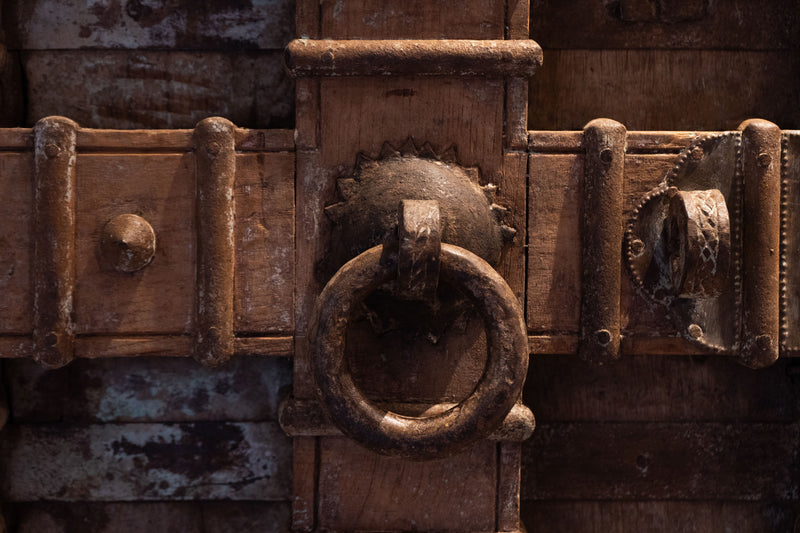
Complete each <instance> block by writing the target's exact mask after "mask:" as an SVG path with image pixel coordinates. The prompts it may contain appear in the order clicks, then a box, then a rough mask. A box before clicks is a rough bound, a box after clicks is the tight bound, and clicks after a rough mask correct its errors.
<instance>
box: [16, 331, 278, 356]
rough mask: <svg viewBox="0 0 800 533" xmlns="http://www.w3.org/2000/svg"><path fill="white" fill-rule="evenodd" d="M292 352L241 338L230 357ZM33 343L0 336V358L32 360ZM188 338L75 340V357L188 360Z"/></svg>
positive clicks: (266, 340)
mask: <svg viewBox="0 0 800 533" xmlns="http://www.w3.org/2000/svg"><path fill="white" fill-rule="evenodd" d="M293 351H294V339H293V338H292V337H242V338H236V339H235V340H234V355H272V356H278V357H289V356H291V355H292V352H293ZM33 353H34V347H33V341H31V340H30V338H29V337H21V336H17V337H0V358H11V359H14V358H19V357H32V356H33ZM191 353H192V339H191V337H188V336H183V335H150V336H146V335H145V336H139V337H106V336H96V337H94V336H93V337H78V338H76V339H75V357H76V358H83V359H96V358H98V357H109V358H113V357H135V356H159V357H189V356H191Z"/></svg>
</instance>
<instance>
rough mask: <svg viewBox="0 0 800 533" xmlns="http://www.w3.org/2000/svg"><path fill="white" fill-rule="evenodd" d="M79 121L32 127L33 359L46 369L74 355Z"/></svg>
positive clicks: (42, 122) (50, 121)
mask: <svg viewBox="0 0 800 533" xmlns="http://www.w3.org/2000/svg"><path fill="white" fill-rule="evenodd" d="M77 129H78V125H77V124H76V123H74V122H73V121H71V120H69V119H66V118H63V117H49V118H43V119H42V120H40V121H39V122H38V123H37V124H36V127H35V128H34V130H33V134H34V150H35V164H36V167H35V182H36V186H35V187H36V193H35V204H34V205H35V209H34V220H33V233H34V244H33V317H34V318H33V342H34V358H35V359H36V360H37V361H39V362H40V363H41V364H43V365H45V366H48V367H53V368H55V367H60V366H63V365H65V364H67V363H69V362H70V361H71V360H72V358H73V357H74V356H75V355H74V342H75V323H74V317H73V298H74V291H75V160H76V157H75V141H76V133H75V132H76V130H77Z"/></svg>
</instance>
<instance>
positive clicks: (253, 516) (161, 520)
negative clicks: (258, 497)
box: [9, 501, 291, 533]
mask: <svg viewBox="0 0 800 533" xmlns="http://www.w3.org/2000/svg"><path fill="white" fill-rule="evenodd" d="M9 515H13V517H14V522H15V523H16V524H17V525H18V528H19V529H18V531H46V530H51V531H69V530H70V529H72V528H74V527H75V525H76V524H80V528H81V532H82V533H140V532H141V531H142V528H143V527H144V528H146V529H149V530H151V531H180V532H181V533H206V532H208V531H258V532H259V533H286V531H287V530H286V528H287V527H288V525H289V520H290V517H291V506H290V504H289V502H288V501H286V502H283V501H280V502H259V501H254V502H236V501H231V502H224V501H219V502H209V501H200V502H25V503H16V504H13V505H12V506H10V509H9ZM50 528H53V529H50Z"/></svg>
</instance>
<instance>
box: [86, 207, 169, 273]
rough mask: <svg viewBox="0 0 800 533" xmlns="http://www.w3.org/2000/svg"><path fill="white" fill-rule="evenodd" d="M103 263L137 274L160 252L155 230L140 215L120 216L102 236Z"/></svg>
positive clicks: (108, 225) (104, 229)
mask: <svg viewBox="0 0 800 533" xmlns="http://www.w3.org/2000/svg"><path fill="white" fill-rule="evenodd" d="M100 252H101V254H102V257H103V261H104V262H105V263H106V265H108V266H109V267H111V268H113V269H114V270H116V271H118V272H136V271H137V270H141V269H142V268H144V267H146V266H147V265H148V264H150V261H152V260H153V256H154V255H155V253H156V234H155V232H154V231H153V227H152V226H150V224H149V223H148V222H147V221H146V220H145V219H143V218H142V217H140V216H138V215H133V214H125V215H118V216H116V217H114V218H112V219H111V220H109V221H108V222H107V223H106V225H105V226H104V227H103V233H102V235H101V237H100Z"/></svg>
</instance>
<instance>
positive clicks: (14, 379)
mask: <svg viewBox="0 0 800 533" xmlns="http://www.w3.org/2000/svg"><path fill="white" fill-rule="evenodd" d="M291 370H292V365H291V362H290V361H287V360H286V359H282V358H276V357H237V358H234V359H232V360H231V361H229V362H228V363H227V364H225V365H223V366H221V367H219V368H215V369H214V370H209V369H207V368H205V367H204V366H202V365H199V364H197V362H195V361H194V360H192V359H191V358H180V359H177V358H166V357H138V358H130V359H94V360H89V359H83V360H78V361H74V362H73V363H72V364H70V365H67V366H66V367H64V368H63V369H60V370H59V371H57V372H53V371H48V370H46V369H44V368H42V367H41V366H39V365H37V364H35V363H34V362H32V361H28V360H17V361H7V362H6V363H5V376H4V381H5V382H6V383H7V384H8V394H9V397H10V398H13V410H14V412H13V417H14V423H16V424H27V423H32V424H48V423H51V424H52V423H60V422H64V421H68V422H70V423H76V424H78V423H79V424H90V423H128V422H198V421H211V422H213V421H220V420H226V421H229V422H246V421H259V422H263V421H267V420H273V421H274V420H277V419H278V404H279V402H280V400H281V397H282V393H283V390H284V389H286V388H287V387H290V386H291V383H292V371H291ZM54 398H57V399H58V401H54ZM0 438H2V437H0Z"/></svg>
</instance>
